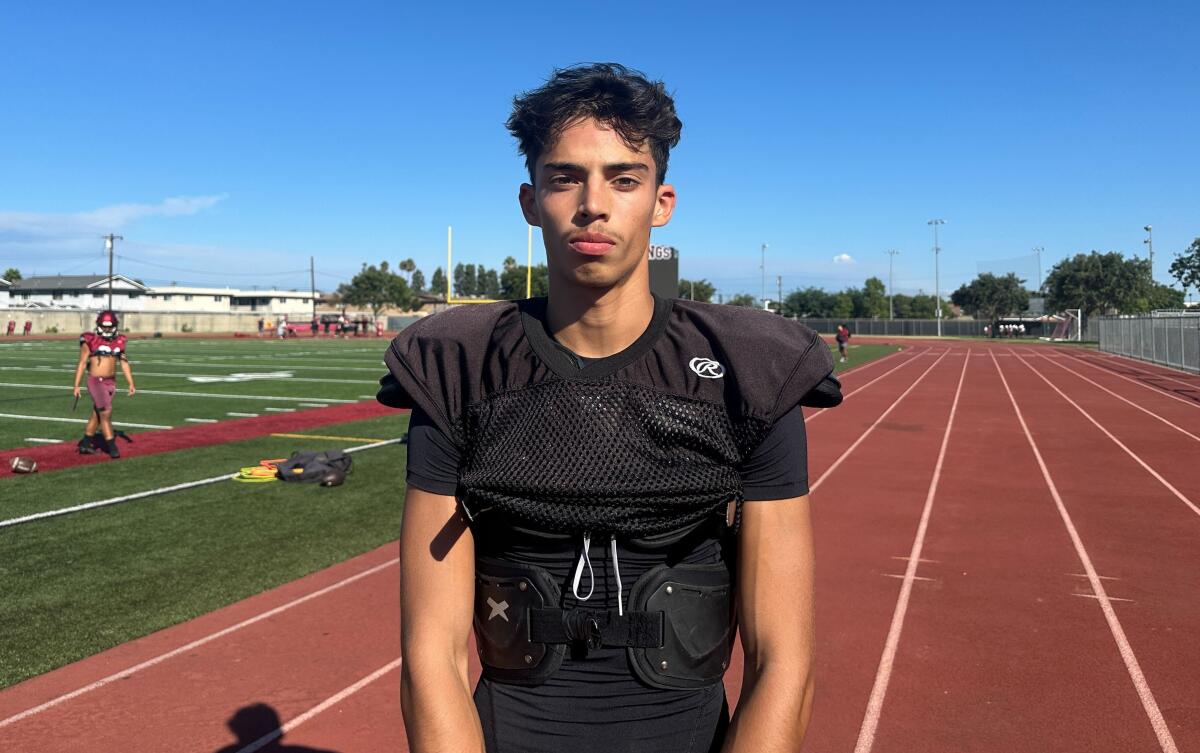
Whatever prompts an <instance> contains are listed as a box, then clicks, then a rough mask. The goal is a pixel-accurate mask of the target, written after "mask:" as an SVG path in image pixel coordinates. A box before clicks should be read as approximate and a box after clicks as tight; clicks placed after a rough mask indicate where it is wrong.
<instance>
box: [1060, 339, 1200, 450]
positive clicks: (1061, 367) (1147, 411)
mask: <svg viewBox="0 0 1200 753" xmlns="http://www.w3.org/2000/svg"><path fill="white" fill-rule="evenodd" d="M1042 357H1043V358H1045V356H1042ZM1054 365H1055V366H1057V367H1058V368H1060V369H1066V370H1067V371H1069V372H1071V373H1072V374H1074V375H1075V376H1077V377H1079V378H1080V379H1082V380H1083V381H1085V382H1087V383H1088V384H1091V385H1092V386H1094V387H1099V388H1100V389H1102V390H1104V391H1105V392H1107V393H1108V394H1110V395H1112V396H1113V397H1115V398H1116V399H1118V400H1120V401H1122V402H1124V403H1128V404H1129V405H1132V406H1133V407H1134V408H1137V409H1138V410H1140V411H1141V412H1142V413H1145V414H1146V415H1148V416H1153V417H1154V418H1156V419H1158V420H1159V421H1162V422H1163V423H1164V424H1166V425H1167V426H1170V427H1171V428H1172V429H1175V430H1176V431H1178V432H1181V433H1183V434H1186V435H1187V436H1189V437H1191V438H1192V439H1194V440H1196V441H1197V442H1200V437H1198V436H1196V435H1195V434H1193V433H1191V432H1190V431H1188V430H1187V429H1184V428H1182V427H1180V426H1177V425H1175V424H1173V423H1171V422H1170V421H1168V420H1167V419H1165V418H1163V417H1162V416H1160V415H1158V414H1157V413H1155V412H1154V411H1152V410H1149V409H1147V408H1143V407H1142V406H1140V405H1138V404H1137V403H1135V402H1133V401H1132V400H1130V399H1129V398H1126V397H1122V396H1121V395H1118V394H1117V393H1115V392H1113V391H1112V390H1110V389H1109V388H1107V387H1105V386H1104V385H1102V384H1100V383H1099V382H1094V381H1092V380H1091V379H1088V378H1087V377H1086V376H1084V375H1083V374H1080V373H1079V372H1078V371H1075V370H1074V369H1072V368H1068V367H1067V366H1063V365H1062V364H1061V363H1055V364H1054Z"/></svg>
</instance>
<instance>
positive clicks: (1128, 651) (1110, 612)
mask: <svg viewBox="0 0 1200 753" xmlns="http://www.w3.org/2000/svg"><path fill="white" fill-rule="evenodd" d="M992 363H993V364H994V365H995V367H996V371H997V372H998V373H999V374H1000V382H1001V383H1002V384H1003V385H1004V391H1005V392H1006V393H1007V394H1008V400H1009V402H1011V403H1012V407H1013V411H1015V412H1016V414H1017V420H1018V421H1019V422H1020V424H1021V431H1023V432H1024V433H1025V440H1026V441H1027V442H1029V448H1030V449H1031V450H1033V457H1034V459H1036V460H1037V464H1038V468H1040V469H1041V472H1042V480H1043V481H1045V482H1046V487H1047V488H1048V489H1049V490H1050V496H1051V497H1053V498H1054V505H1055V507H1056V508H1057V509H1058V516H1059V517H1060V518H1061V519H1062V522H1063V525H1064V526H1065V527H1066V529H1067V535H1068V536H1070V538H1071V544H1072V545H1074V547H1075V555H1076V556H1077V557H1078V558H1079V562H1080V563H1081V564H1082V565H1083V569H1084V571H1085V572H1086V573H1087V577H1088V582H1089V583H1090V584H1091V586H1092V593H1093V594H1094V595H1095V597H1096V601H1097V603H1099V604H1100V610H1101V611H1102V612H1103V613H1104V619H1105V621H1106V622H1108V629H1109V632H1111V633H1112V636H1113V640H1114V641H1116V644H1117V651H1118V652H1119V653H1120V654H1121V659H1122V660H1123V661H1124V662H1125V669H1126V671H1127V672H1128V673H1129V678H1130V680H1132V681H1133V687H1134V689H1135V690H1137V694H1138V697H1139V698H1140V699H1141V701H1142V708H1143V709H1144V710H1145V712H1146V716H1147V717H1148V718H1149V720H1150V726H1151V727H1152V728H1153V729H1154V734H1155V735H1156V736H1157V737H1158V744H1159V747H1160V748H1162V750H1163V753H1179V749H1178V748H1177V747H1175V739H1174V738H1173V737H1172V736H1171V730H1170V729H1169V728H1168V727H1167V722H1166V720H1165V719H1163V715H1162V712H1161V711H1160V710H1159V708H1158V702H1157V701H1156V700H1154V693H1152V692H1151V691H1150V683H1148V682H1147V681H1146V675H1145V674H1143V673H1142V667H1141V665H1140V664H1138V660H1137V656H1135V655H1134V653H1133V646H1131V645H1130V643H1129V639H1128V638H1127V637H1126V636H1125V630H1124V628H1122V627H1121V621H1120V620H1119V619H1118V618H1117V612H1116V610H1115V609H1113V606H1112V602H1111V600H1110V599H1109V597H1108V592H1107V591H1105V590H1104V581H1102V580H1101V579H1100V576H1099V574H1098V573H1097V572H1096V568H1095V567H1094V566H1093V565H1092V558H1091V557H1090V556H1088V553H1087V549H1086V548H1085V547H1084V545H1083V539H1081V538H1080V537H1079V531H1077V530H1076V529H1075V522H1074V521H1073V520H1072V519H1071V514H1070V513H1069V512H1067V506H1066V503H1064V502H1063V499H1062V496H1061V495H1060V494H1059V493H1058V486H1057V485H1055V483H1054V478H1053V477H1051V475H1050V469H1049V467H1047V465H1046V461H1045V460H1043V459H1042V453H1041V450H1039V449H1038V446H1037V442H1035V441H1034V439H1033V433H1032V432H1031V431H1030V430H1029V425H1028V424H1026V423H1025V416H1024V415H1023V414H1022V413H1021V407H1020V406H1019V405H1017V398H1016V397H1015V396H1013V392H1012V389H1011V388H1010V387H1009V386H1008V379H1006V378H1005V376H1004V371H1003V369H1001V368H1000V362H999V361H997V360H995V359H992ZM1025 365H1026V366H1028V365H1029V364H1025ZM1034 373H1037V372H1036V371H1035V372H1034Z"/></svg>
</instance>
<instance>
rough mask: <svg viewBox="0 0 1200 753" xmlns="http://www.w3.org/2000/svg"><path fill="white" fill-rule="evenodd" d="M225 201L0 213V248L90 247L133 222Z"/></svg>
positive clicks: (189, 199)
mask: <svg viewBox="0 0 1200 753" xmlns="http://www.w3.org/2000/svg"><path fill="white" fill-rule="evenodd" d="M227 197H228V194H220V195H217V196H173V197H170V198H166V199H163V200H162V201H160V202H158V203H157V204H114V205H112V206H107V207H100V208H98V209H92V210H90V211H86V212H72V213H65V214H58V213H50V212H5V211H0V245H8V244H17V243H20V244H25V243H34V244H38V243H47V242H53V243H56V244H59V245H60V247H61V245H67V246H70V245H74V244H72V243H71V241H77V240H83V239H87V241H89V245H94V243H90V242H91V241H93V240H94V239H95V238H96V237H98V236H100V235H102V234H104V233H110V232H114V231H121V230H123V229H124V228H125V227H127V226H128V225H130V224H132V223H134V222H136V221H137V220H141V219H144V218H147V217H181V216H184V215H190V214H197V213H199V212H203V211H204V210H206V209H210V208H212V207H213V206H215V205H216V204H217V203H218V202H220V201H223V200H224V199H226V198H227Z"/></svg>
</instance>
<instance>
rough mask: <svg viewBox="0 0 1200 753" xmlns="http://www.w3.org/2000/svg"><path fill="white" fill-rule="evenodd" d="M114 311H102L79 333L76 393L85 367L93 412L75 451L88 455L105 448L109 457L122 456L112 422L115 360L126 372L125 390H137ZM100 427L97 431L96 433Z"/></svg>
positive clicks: (115, 383)
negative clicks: (90, 327) (93, 323)
mask: <svg viewBox="0 0 1200 753" xmlns="http://www.w3.org/2000/svg"><path fill="white" fill-rule="evenodd" d="M117 325H118V321H117V315H116V314H115V313H113V312H112V311H101V312H100V314H99V315H98V316H97V317H96V330H95V331H94V332H84V333H83V334H82V335H80V336H79V363H78V365H76V367H75V397H76V398H78V397H79V383H80V381H81V380H82V379H83V373H84V371H87V375H88V376H87V391H88V394H89V395H91V398H92V414H91V415H90V416H88V422H87V428H86V429H84V432H83V439H81V440H79V444H78V445H77V447H76V451H77V452H79V453H80V454H82V455H91V454H93V453H94V452H95V451H96V450H102V451H104V452H107V453H108V454H109V456H110V457H113V458H119V457H121V451H120V450H118V449H117V442H116V438H115V437H116V435H115V433H114V431H113V426H112V401H113V395H114V394H116V391H117V364H118V363H120V364H121V371H122V372H123V373H124V374H125V383H126V384H127V385H128V386H129V389H128V393H129V396H130V397H133V395H134V393H135V392H137V390H136V388H135V387H134V386H133V371H132V370H131V369H130V368H129V360H128V358H126V355H125V335H122V334H119V333H118V332H117ZM97 431H99V434H97Z"/></svg>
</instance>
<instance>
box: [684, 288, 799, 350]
mask: <svg viewBox="0 0 1200 753" xmlns="http://www.w3.org/2000/svg"><path fill="white" fill-rule="evenodd" d="M675 308H676V310H677V311H679V312H680V315H681V316H682V318H683V319H684V320H685V321H687V322H688V324H690V325H692V326H694V327H697V328H699V329H700V330H701V331H703V332H704V333H706V334H708V333H711V334H712V335H713V336H717V337H723V338H734V339H736V340H739V341H741V342H743V343H746V344H748V345H749V346H750V347H761V346H762V344H764V343H771V342H779V341H782V342H786V343H789V344H793V345H796V344H801V343H802V344H803V345H804V347H808V346H809V345H811V344H812V343H813V342H815V341H817V340H819V339H820V336H819V335H817V333H816V332H814V331H813V330H812V329H810V328H809V327H807V326H805V325H803V324H801V323H800V322H797V321H795V320H792V319H788V318H787V317H785V316H780V315H779V314H776V313H773V312H770V311H764V310H762V309H756V308H749V307H747V306H730V305H728V304H718V303H698V302H696V301H687V300H683V299H680V300H677V301H675Z"/></svg>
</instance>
